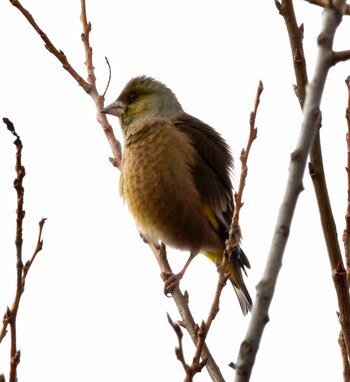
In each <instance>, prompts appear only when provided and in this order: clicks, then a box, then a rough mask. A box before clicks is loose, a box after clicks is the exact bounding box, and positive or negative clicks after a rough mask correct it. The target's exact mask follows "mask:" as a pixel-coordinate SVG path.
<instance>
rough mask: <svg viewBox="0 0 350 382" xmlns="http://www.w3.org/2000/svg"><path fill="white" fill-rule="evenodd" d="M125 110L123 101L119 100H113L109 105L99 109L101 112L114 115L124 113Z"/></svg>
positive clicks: (117, 115) (118, 115)
mask: <svg viewBox="0 0 350 382" xmlns="http://www.w3.org/2000/svg"><path fill="white" fill-rule="evenodd" d="M124 111H125V103H124V102H122V101H119V100H116V101H114V102H113V103H111V104H110V105H108V106H106V107H105V108H103V109H102V110H101V113H104V114H111V115H115V116H116V117H120V116H121V115H123V114H124Z"/></svg>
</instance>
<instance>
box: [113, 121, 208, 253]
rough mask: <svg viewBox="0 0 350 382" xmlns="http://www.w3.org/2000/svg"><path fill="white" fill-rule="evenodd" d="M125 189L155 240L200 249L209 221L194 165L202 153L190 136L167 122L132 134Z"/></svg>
mask: <svg viewBox="0 0 350 382" xmlns="http://www.w3.org/2000/svg"><path fill="white" fill-rule="evenodd" d="M123 155H124V156H123V166H122V174H121V179H120V192H121V195H122V197H123V198H125V200H126V202H127V204H128V207H129V209H130V212H131V213H132V215H133V216H134V219H135V221H136V223H137V225H138V226H139V227H140V228H141V230H142V231H143V232H144V233H145V234H146V235H148V236H149V237H150V238H151V239H152V240H154V241H156V240H161V241H163V242H164V243H165V244H168V245H170V246H173V247H176V248H179V249H198V250H199V249H200V248H201V247H202V245H203V243H204V242H205V241H206V240H208V239H207V238H206V237H207V236H208V223H207V220H206V218H205V216H204V214H203V206H202V201H201V197H200V195H199V193H198V190H197V189H196V187H195V184H194V179H193V174H192V168H193V165H194V163H195V161H196V160H197V159H198V158H197V157H196V152H195V150H194V148H193V146H192V144H191V142H190V141H189V140H188V138H187V137H186V135H185V134H184V133H182V132H180V131H178V130H176V128H174V127H173V125H172V124H171V123H168V122H167V121H164V120H155V121H152V122H148V123H147V124H145V125H144V126H143V127H142V128H141V127H139V128H138V129H137V132H136V133H134V134H130V135H129V136H126V138H125V143H124V154H123Z"/></svg>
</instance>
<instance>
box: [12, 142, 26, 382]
mask: <svg viewBox="0 0 350 382" xmlns="http://www.w3.org/2000/svg"><path fill="white" fill-rule="evenodd" d="M14 144H15V146H16V149H17V151H16V174H17V176H16V179H15V181H14V188H15V190H16V193H17V210H16V213H17V215H16V239H15V243H16V268H17V287H16V296H15V303H16V306H17V307H18V304H19V300H20V298H21V295H22V293H23V291H24V283H23V278H22V275H23V273H22V272H23V261H22V248H23V219H24V216H25V211H24V209H23V199H24V188H23V178H24V176H25V169H24V166H22V148H23V145H22V141H21V139H20V137H19V136H17V138H16V140H15V142H14ZM17 311H18V309H11V316H10V321H9V323H10V332H11V350H10V357H11V362H10V378H9V381H10V382H16V381H17V365H18V364H19V362H20V357H21V353H20V351H19V350H17V328H16V319H17Z"/></svg>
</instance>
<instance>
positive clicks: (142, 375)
mask: <svg viewBox="0 0 350 382" xmlns="http://www.w3.org/2000/svg"><path fill="white" fill-rule="evenodd" d="M295 3H296V4H295V6H296V10H297V17H298V21H299V23H302V22H303V23H304V24H305V54H306V58H307V61H308V70H309V77H311V75H312V72H313V67H314V62H315V57H316V38H317V35H318V33H319V30H320V25H321V9H320V8H317V7H315V6H312V5H310V4H308V3H306V2H304V1H296V2H295ZM23 5H24V6H25V7H27V8H28V10H29V11H30V12H31V13H32V15H33V17H34V18H35V19H36V21H37V22H38V24H39V25H40V27H41V28H42V29H43V30H44V31H45V33H47V35H48V36H49V38H50V39H51V40H52V42H53V43H54V44H55V46H56V47H57V48H58V49H61V50H63V51H64V52H65V54H66V55H67V57H68V59H69V61H70V62H71V64H72V65H73V66H74V68H75V69H76V70H77V71H78V72H79V73H80V74H81V75H82V76H83V77H84V78H85V77H86V71H85V67H84V61H85V58H84V50H83V45H82V43H81V40H80V34H81V32H82V30H81V23H80V20H79V17H80V2H79V1H72V0H60V1H53V0H52V1H47V2H43V1H39V0H31V1H30V0H27V1H23ZM0 7H1V11H0V36H1V39H0V49H1V57H2V59H1V61H0V76H1V78H0V83H1V92H0V111H1V117H8V118H10V119H11V120H12V121H13V123H14V124H15V126H16V129H17V132H18V134H19V135H20V136H21V138H22V141H23V145H24V149H23V164H24V166H25V167H26V172H27V175H26V177H25V182H24V187H25V210H26V218H25V223H24V240H25V241H24V254H23V257H24V259H28V258H29V257H30V256H31V255H32V252H33V250H34V248H35V243H36V240H37V232H38V222H39V220H40V219H41V217H46V218H47V219H48V220H47V222H46V224H45V228H44V232H43V239H44V249H43V251H42V252H41V253H40V254H39V256H38V258H37V259H36V260H35V263H34V265H33V267H32V269H31V270H30V273H29V275H28V278H27V283H26V290H25V294H24V296H23V298H22V302H21V307H20V311H19V316H18V346H19V348H20V349H21V352H22V358H21V363H20V365H19V367H18V374H19V381H20V382H24V381H36V382H44V381H45V382H46V381H50V382H58V381H63V380H64V381H87V382H90V381H91V382H92V381H96V380H101V381H103V380H106V381H121V380H123V381H140V380H149V381H151V380H152V381H165V380H166V381H169V382H173V381H174V382H175V381H176V382H178V381H182V380H183V378H184V372H183V370H182V367H181V365H180V363H179V362H178V361H177V360H176V358H175V354H174V348H175V346H177V339H176V336H175V334H174V332H173V330H172V329H171V328H170V326H169V324H168V322H167V318H166V313H167V312H169V314H170V316H171V317H172V319H173V320H177V319H179V318H180V317H179V313H178V312H177V310H176V308H175V305H174V302H173V301H172V299H169V298H166V297H165V296H164V294H163V284H162V281H161V279H160V277H159V268H158V265H157V263H156V261H155V259H154V257H153V255H152V253H151V251H150V250H149V248H148V247H147V246H146V245H144V244H143V242H142V241H141V240H140V238H139V236H138V232H137V229H136V228H135V225H134V222H133V220H132V218H131V217H130V215H129V213H128V211H127V208H126V206H123V203H122V202H121V200H120V198H119V195H118V181H119V173H118V171H117V170H116V169H115V168H113V167H112V166H111V165H110V163H109V161H108V157H109V156H111V152H110V148H109V145H108V142H107V140H106V138H105V136H104V134H103V132H102V129H101V127H100V125H99V124H98V123H97V121H96V109H95V105H94V103H93V102H92V100H91V99H90V97H89V96H88V95H86V94H85V93H84V91H83V90H82V89H81V88H80V87H79V86H78V85H77V84H76V83H75V82H74V80H73V79H72V78H71V77H70V76H69V75H68V73H67V72H66V71H65V70H64V69H63V68H62V66H61V64H60V63H59V62H58V61H57V59H56V58H55V57H53V56H52V55H51V54H50V53H49V52H48V51H47V50H46V49H45V47H44V45H43V43H42V41H41V39H40V38H39V36H38V35H37V34H36V33H35V32H34V30H33V29H32V28H31V27H30V26H29V24H28V22H27V21H26V20H25V19H24V17H23V16H22V15H21V14H20V13H19V11H18V10H17V9H15V8H14V7H12V6H11V4H10V2H9V1H2V4H1V6H0ZM87 10H88V19H89V20H90V21H91V23H92V33H91V44H92V47H93V53H94V65H95V68H96V76H97V79H98V88H99V90H100V92H101V93H102V92H103V91H104V89H105V86H106V82H107V78H108V68H107V66H106V64H105V59H104V57H105V56H107V57H108V59H109V62H110V64H111V67H112V82H111V86H110V88H109V90H108V93H107V95H106V104H108V103H110V102H112V101H113V100H114V99H115V98H116V97H117V95H118V94H119V92H120V91H121V90H122V88H123V86H124V85H125V83H126V82H127V81H128V80H129V79H130V78H131V77H133V76H135V75H140V74H147V75H151V76H153V77H155V78H157V79H158V80H160V81H162V82H164V83H165V84H166V85H167V86H169V87H170V88H171V89H172V90H173V91H174V92H175V93H176V95H177V96H178V99H179V101H180V103H181V104H182V106H183V108H184V109H185V111H187V112H188V113H190V114H192V115H194V116H196V117H197V118H199V119H201V120H203V121H205V122H206V123H208V124H210V125H211V126H213V127H214V128H216V129H217V130H218V131H219V132H220V133H221V134H222V135H223V136H224V137H225V138H226V139H227V141H228V143H229V144H230V146H231V147H232V152H233V155H234V157H235V158H236V177H235V179H234V183H235V184H236V185H237V179H238V178H239V167H240V166H239V154H240V151H241V149H242V148H243V147H244V146H245V144H246V140H247V136H248V131H249V114H250V111H251V110H252V107H253V102H254V97H255V93H256V88H257V86H258V81H259V80H262V81H263V83H264V87H265V90H264V92H263V95H262V98H261V105H260V108H259V112H258V117H257V126H258V139H257V140H256V142H255V143H254V146H253V149H252V152H251V157H250V159H249V174H248V179H247V185H246V190H245V194H244V202H245V204H244V207H243V209H242V211H241V228H242V231H243V238H244V241H243V248H244V251H245V253H246V254H247V255H248V257H249V259H250V262H251V265H252V269H251V270H250V271H249V275H248V276H249V277H248V279H247V281H246V282H247V286H248V288H249V290H250V292H251V294H252V296H253V299H254V298H255V286H256V284H257V283H258V282H259V280H260V278H261V275H262V272H263V269H264V266H265V261H266V257H267V254H268V251H269V247H270V242H271V237H272V233H273V230H274V226H275V219H276V216H277V213H278V208H279V206H280V203H281V199H282V196H283V192H284V189H285V182H286V178H287V173H288V163H289V156H290V153H291V152H292V150H293V148H294V147H295V144H296V140H297V137H298V134H299V129H300V124H301V117H302V116H301V112H300V109H299V105H298V101H297V99H296V97H295V95H294V91H293V88H292V84H293V83H295V79H294V73H293V68H292V60H291V53H290V47H289V42H288V37H287V32H286V29H285V25H284V21H283V19H282V17H281V16H280V15H279V14H278V12H277V10H276V8H275V5H274V1H273V0H271V1H264V2H262V1H259V0H252V1H249V2H248V1H246V2H244V1H241V2H232V1H228V0H227V1H224V0H222V1H216V2H213V1H203V0H202V1H194V0H192V1H185V0H178V1H176V2H170V1H159V0H158V1H157V0H149V1H142V0H135V1H133V2H131V1H129V2H128V1H112V0H100V1H99V2H92V1H90V2H89V1H87ZM349 33H350V22H349V20H348V18H346V19H344V22H343V24H342V25H341V27H340V29H339V31H338V34H337V38H336V41H335V46H336V49H339V50H340V49H349V38H348V36H349ZM349 74H350V64H349V63H341V64H339V65H337V66H336V67H335V68H333V69H332V71H331V73H330V76H329V79H328V83H327V86H326V89H325V94H324V98H323V101H322V113H323V127H322V131H321V134H322V146H323V150H324V160H325V168H326V173H327V181H328V185H329V192H330V197H331V199H332V206H333V208H334V215H335V219H336V223H337V229H338V234H339V238H340V240H341V235H342V232H343V229H344V226H345V221H344V215H345V211H346V197H347V188H346V187H347V183H346V182H347V179H346V173H345V170H344V169H345V166H346V154H347V151H346V142H345V134H346V129H347V126H346V121H345V118H344V115H345V108H346V105H347V89H346V87H345V84H344V80H345V78H346V77H347V76H348V75H349ZM109 120H110V122H111V123H112V124H113V127H114V130H115V133H116V135H117V137H118V138H120V139H121V133H120V129H119V124H118V121H117V119H116V118H113V117H111V118H109ZM13 140H14V138H13V137H12V136H11V135H10V133H9V132H8V131H6V129H5V128H3V129H0V187H1V198H0V211H1V213H0V225H1V233H0V254H1V257H0V314H3V313H5V309H6V306H7V305H10V304H11V302H12V300H13V297H14V293H15V246H14V238H15V208H16V194H15V191H14V189H13V187H12V183H13V179H14V177H15V172H14V163H15V147H14V145H13V144H12V142H13ZM304 186H305V191H304V192H303V193H302V194H301V196H300V200H299V203H298V206H297V211H296V213H295V216H294V220H293V226H292V230H291V234H290V239H289V242H288V246H287V250H286V253H285V257H284V261H283V268H282V270H281V273H280V277H279V280H278V284H277V289H276V293H275V298H274V300H273V302H272V305H271V309H270V322H269V323H268V325H267V327H266V330H265V332H264V335H263V339H262V342H261V347H260V351H259V354H258V357H257V359H256V365H255V367H254V370H253V375H252V381H266V380H268V381H270V382H277V381H281V379H283V381H284V382H291V381H296V380H297V381H309V380H312V381H316V380H321V379H322V380H332V381H335V380H340V379H341V378H342V369H341V357H340V351H339V347H338V344H337V338H338V334H339V324H338V322H337V316H336V311H337V302H336V296H335V292H334V288H333V284H332V278H331V272H330V266H329V261H328V258H327V253H326V248H325V245H324V240H323V236H322V233H321V228H320V222H319V216H318V211H317V206H316V203H315V197H314V191H313V188H312V184H311V181H310V179H309V176H308V174H306V176H305V178H304ZM168 253H169V260H170V263H171V265H172V267H173V269H174V270H175V271H176V270H179V269H181V268H182V266H183V264H184V262H185V261H186V259H187V254H186V253H181V252H177V251H174V250H173V249H169V250H168ZM216 282H217V273H216V269H215V266H214V265H213V264H211V263H210V262H209V261H208V260H207V259H206V258H205V257H204V256H198V257H197V258H196V259H195V260H194V261H193V263H192V264H191V266H190V267H189V269H188V271H187V273H186V275H185V277H184V279H183V280H182V282H181V288H182V289H183V290H185V289H186V290H187V291H188V292H189V295H190V307H191V309H192V312H193V315H194V317H195V320H196V321H197V322H200V321H201V320H202V319H206V317H207V314H208V311H209V308H210V305H211V301H212V298H213V295H214V292H215V287H216ZM220 308H221V309H220V313H219V315H218V317H217V318H216V319H215V321H214V323H213V326H212V328H211V330H210V334H209V337H208V339H207V343H208V346H209V348H210V350H211V351H212V354H213V355H214V357H215V359H216V360H217V362H218V364H219V366H220V368H221V370H222V373H223V374H224V376H225V378H226V379H227V381H229V380H232V378H233V371H232V369H230V368H229V367H228V366H227V365H228V364H229V363H230V362H231V361H235V360H236V357H237V352H238V348H239V345H240V343H241V341H242V339H243V338H244V335H245V331H246V328H247V325H248V323H249V319H250V316H249V315H248V316H247V317H243V316H242V314H241V310H240V307H239V304H238V302H237V300H236V297H235V294H234V292H233V290H232V288H231V287H230V286H229V285H228V287H227V288H225V290H224V292H223V295H222V299H221V305H220ZM2 312H3V313H2ZM9 339H10V338H9V336H7V338H6V339H5V340H4V342H3V343H2V344H1V347H0V372H4V373H5V374H6V375H7V374H8V369H9V359H8V357H9ZM184 346H185V354H186V358H187V361H188V362H191V360H192V357H193V345H192V343H191V342H190V340H188V335H187V334H185V340H184ZM195 380H196V381H198V382H200V381H208V380H209V377H208V375H207V373H206V371H203V372H202V373H201V374H200V375H197V376H196V379H195Z"/></svg>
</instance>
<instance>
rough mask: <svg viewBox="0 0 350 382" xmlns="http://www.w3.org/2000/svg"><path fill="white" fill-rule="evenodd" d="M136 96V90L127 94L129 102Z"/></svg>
mask: <svg viewBox="0 0 350 382" xmlns="http://www.w3.org/2000/svg"><path fill="white" fill-rule="evenodd" d="M138 96H139V95H138V93H137V92H131V93H130V94H129V95H128V101H129V103H131V102H134V101H135V100H136V99H137V97H138Z"/></svg>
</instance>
